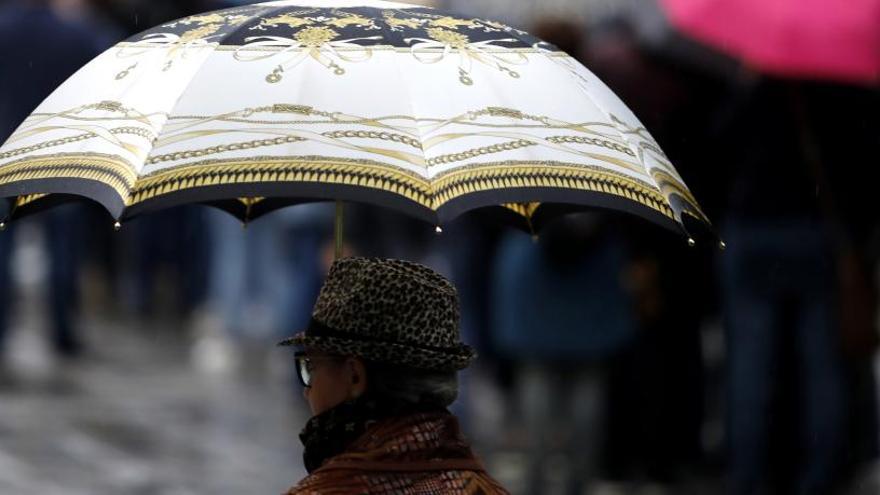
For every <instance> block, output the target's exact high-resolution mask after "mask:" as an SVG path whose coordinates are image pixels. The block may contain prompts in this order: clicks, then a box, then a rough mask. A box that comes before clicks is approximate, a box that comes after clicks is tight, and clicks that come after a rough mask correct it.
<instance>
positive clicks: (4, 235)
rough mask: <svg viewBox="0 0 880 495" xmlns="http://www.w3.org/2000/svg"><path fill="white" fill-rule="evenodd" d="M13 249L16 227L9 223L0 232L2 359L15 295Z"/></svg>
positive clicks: (0, 336)
mask: <svg viewBox="0 0 880 495" xmlns="http://www.w3.org/2000/svg"><path fill="white" fill-rule="evenodd" d="M13 249H15V227H14V225H9V226H7V227H6V230H5V231H2V232H0V359H2V357H3V353H4V352H5V350H6V334H7V330H8V329H9V322H10V318H11V314H12V303H13V298H14V295H15V290H14V288H13V287H12V277H11V276H10V272H9V265H10V261H11V260H12V251H13Z"/></svg>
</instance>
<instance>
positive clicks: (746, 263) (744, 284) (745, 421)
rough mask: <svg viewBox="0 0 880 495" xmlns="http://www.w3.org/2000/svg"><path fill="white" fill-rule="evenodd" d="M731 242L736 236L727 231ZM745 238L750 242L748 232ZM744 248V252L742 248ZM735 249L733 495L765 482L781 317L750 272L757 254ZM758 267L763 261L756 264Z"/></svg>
mask: <svg viewBox="0 0 880 495" xmlns="http://www.w3.org/2000/svg"><path fill="white" fill-rule="evenodd" d="M728 239H730V245H735V243H734V238H732V237H731V236H728ZM741 239H742V240H743V241H744V243H746V242H747V241H746V236H742V237H741ZM742 251H745V252H742ZM748 251H749V250H748V247H745V248H740V249H738V248H736V247H735V248H733V249H731V250H730V252H728V253H725V256H724V257H723V260H722V263H723V266H722V276H723V285H724V294H723V298H724V312H725V324H726V325H725V327H726V328H725V330H726V332H727V366H728V374H727V386H728V404H727V408H728V412H727V420H728V428H727V435H728V447H729V472H730V478H731V479H730V481H731V491H732V494H733V495H752V494H755V493H759V491H758V490H759V489H760V488H761V486H762V484H763V483H765V482H766V465H767V457H768V456H767V449H768V441H767V437H768V427H769V418H770V413H771V398H772V394H773V382H774V376H775V372H774V357H775V354H776V342H775V340H776V328H775V327H776V320H777V315H776V312H775V309H774V301H773V300H772V299H771V297H770V295H771V292H770V291H758V290H756V287H755V284H753V283H751V282H753V280H751V279H750V277H754V278H759V277H760V274H756V273H751V272H750V267H751V269H752V270H754V269H755V268H754V267H755V266H756V265H754V264H752V263H751V262H750V261H751V260H753V259H754V257H753V255H754V254H755V253H749V252H748ZM757 266H760V264H759V265H757Z"/></svg>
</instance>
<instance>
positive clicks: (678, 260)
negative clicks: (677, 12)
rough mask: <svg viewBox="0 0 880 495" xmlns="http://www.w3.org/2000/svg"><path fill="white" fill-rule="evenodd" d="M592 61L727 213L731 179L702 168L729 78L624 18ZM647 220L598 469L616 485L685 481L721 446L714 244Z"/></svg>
mask: <svg viewBox="0 0 880 495" xmlns="http://www.w3.org/2000/svg"><path fill="white" fill-rule="evenodd" d="M585 58H586V60H587V66H588V67H589V68H590V69H591V70H592V71H593V72H594V73H595V74H596V75H597V76H598V77H599V78H601V79H602V80H603V81H604V82H605V83H606V84H607V85H608V86H609V87H610V88H611V89H612V90H613V91H614V92H615V94H617V95H618V96H620V98H621V99H622V100H623V101H624V102H626V104H627V106H629V107H630V108H631V109H632V110H633V112H634V113H635V114H636V115H638V116H639V119H640V120H641V121H642V123H643V124H644V125H645V127H646V128H647V129H648V130H649V131H650V133H651V135H652V136H653V137H654V138H655V139H656V140H657V142H658V143H659V144H660V145H661V146H662V148H663V150H664V151H665V152H666V154H667V155H668V156H669V159H670V161H671V162H672V163H674V164H675V166H676V168H677V169H678V170H679V171H680V173H681V174H682V176H684V177H686V178H687V180H688V183H689V184H691V188H692V190H693V191H694V193H695V194H697V195H698V196H699V198H700V202H701V206H702V207H703V209H704V211H705V212H706V213H707V215H709V217H710V218H716V217H718V216H720V213H719V204H720V203H722V200H721V199H720V198H721V197H722V196H723V189H722V188H723V184H718V183H717V182H716V181H717V177H716V174H717V170H716V168H714V167H709V166H707V165H706V164H707V160H714V158H713V157H714V156H715V154H717V153H718V151H717V149H718V148H717V146H716V145H715V140H716V136H715V129H713V127H712V126H710V125H707V122H712V121H714V119H715V112H716V109H717V108H718V105H719V103H718V101H719V100H720V98H721V95H722V89H723V81H722V80H721V78H720V77H718V76H716V75H714V74H711V73H705V72H700V71H698V70H694V66H693V65H692V64H687V63H682V61H681V60H678V59H674V58H671V57H669V56H666V55H665V54H663V53H658V52H651V51H648V50H646V49H645V48H644V47H643V46H642V45H641V44H640V42H639V39H638V37H637V33H636V31H635V30H634V29H633V27H632V26H631V25H630V23H629V21H628V20H627V19H626V18H619V17H611V18H607V19H605V20H603V21H602V22H600V23H598V24H596V25H594V26H593V27H592V28H591V31H590V43H589V46H588V50H587V53H586V56H585ZM645 81H650V84H649V85H646V84H645ZM639 227H640V228H633V229H628V230H627V239H628V241H629V245H630V246H631V247H632V251H633V252H632V255H631V256H632V260H631V263H630V264H629V266H628V267H627V270H626V280H627V287H628V288H629V289H630V291H631V293H632V295H633V299H634V307H635V316H636V318H637V322H638V323H637V324H638V327H639V332H638V338H637V340H636V342H635V343H634V345H632V346H630V347H628V348H627V349H626V350H625V351H624V352H622V353H621V354H620V355H618V356H617V357H616V358H615V359H614V360H613V361H612V362H611V363H610V365H609V369H608V384H607V386H608V398H607V400H608V417H609V421H608V423H607V425H606V426H607V430H606V432H607V435H606V442H605V445H604V447H603V455H602V464H603V469H602V471H603V475H604V476H606V477H607V478H608V479H610V480H614V481H632V480H643V481H647V482H653V483H661V484H664V485H669V484H680V483H687V482H689V481H691V480H692V479H693V478H694V477H695V476H699V475H701V474H702V473H701V471H702V470H703V469H705V468H706V467H708V466H707V464H708V462H707V461H708V460H709V459H708V458H707V454H709V455H711V454H718V453H719V451H720V450H721V446H720V439H717V438H716V437H718V436H720V435H707V436H706V437H705V438H703V436H702V434H703V431H704V427H705V431H707V432H713V431H717V430H720V429H721V424H720V421H718V420H715V419H714V418H713V417H711V416H710V415H711V414H712V413H715V414H716V415H717V414H718V412H717V411H716V409H717V408H718V407H717V406H714V404H715V403H717V402H718V398H717V396H720V395H721V394H719V393H713V394H710V395H709V400H708V401H707V400H705V399H704V386H705V384H707V383H708V384H709V385H710V386H709V387H708V389H707V390H708V391H710V392H711V391H714V390H716V389H717V388H718V387H716V386H715V385H716V384H718V383H719V382H720V375H721V369H722V358H723V356H721V355H720V354H721V353H720V352H719V351H717V350H716V349H714V348H713V347H712V346H711V345H710V346H706V349H707V350H708V352H706V353H705V355H704V352H703V342H704V341H705V342H709V343H712V342H716V341H720V340H721V339H720V338H715V336H714V333H713V332H711V329H709V330H707V331H706V332H705V334H706V335H704V332H703V327H704V322H705V321H706V320H709V319H710V318H714V317H715V315H716V314H717V310H718V303H717V290H716V289H715V279H714V273H713V271H712V270H711V268H712V266H713V265H712V255H713V250H712V249H700V248H698V249H689V248H687V247H686V246H684V244H683V243H682V242H681V241H680V239H678V238H677V237H675V236H672V235H669V233H668V232H665V231H661V230H659V229H651V228H648V227H647V226H645V227H643V226H639ZM710 321H711V320H710ZM715 333H720V332H715ZM719 337H720V336H719ZM704 403H708V404H709V405H710V407H711V409H712V410H710V411H706V410H705V409H706V406H704ZM704 420H707V421H708V422H706V423H704ZM716 425H717V426H716Z"/></svg>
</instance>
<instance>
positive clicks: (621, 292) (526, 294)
mask: <svg viewBox="0 0 880 495" xmlns="http://www.w3.org/2000/svg"><path fill="white" fill-rule="evenodd" d="M628 253H629V249H628V248H627V246H626V244H625V242H624V241H623V239H622V238H621V236H620V235H619V234H618V233H616V232H615V230H614V229H613V228H612V227H611V222H610V221H608V219H607V218H603V219H599V218H597V214H581V215H578V216H571V217H567V218H565V219H562V220H561V221H559V222H557V223H554V224H553V225H550V226H548V227H547V228H546V229H544V231H543V232H542V233H541V236H540V239H539V240H538V241H537V242H535V241H533V240H532V239H530V238H529V236H527V235H525V234H521V233H509V234H507V235H505V236H503V237H502V240H501V243H500V245H499V247H498V251H497V253H496V259H495V262H494V264H493V275H492V279H491V280H492V289H491V294H492V304H491V315H492V319H491V322H492V335H493V339H494V346H495V347H496V348H497V350H498V352H499V353H500V354H501V355H503V356H505V357H507V358H508V359H510V360H511V364H512V366H513V367H514V369H513V380H514V385H513V397H511V398H510V406H508V407H507V410H508V411H510V412H511V413H512V414H510V415H509V416H508V417H507V418H506V419H507V421H508V423H507V427H506V429H505V431H506V432H507V433H508V434H509V435H513V434H514V433H516V432H525V438H523V439H518V438H509V439H507V441H506V442H505V443H507V445H502V446H503V447H506V448H511V447H512V448H513V449H514V450H518V449H521V450H522V451H523V452H524V453H525V455H526V457H527V458H528V465H529V467H528V472H527V473H526V477H527V478H526V480H524V481H525V483H524V484H525V490H524V491H523V493H533V494H539V493H584V492H585V491H586V490H589V489H590V487H591V483H592V482H593V481H595V478H596V477H597V467H598V460H599V458H598V456H599V453H600V451H601V447H602V443H603V440H604V438H603V435H602V432H604V431H605V421H606V416H607V408H606V403H605V400H604V397H605V394H606V376H605V374H606V373H605V369H606V365H607V364H608V361H609V360H611V359H612V358H613V357H614V356H615V355H616V354H617V353H619V352H621V351H622V350H623V349H625V348H626V347H628V346H629V345H631V344H632V343H633V340H634V339H635V336H636V321H635V317H634V306H633V300H632V298H631V297H630V294H629V293H628V292H627V290H626V288H625V287H624V286H623V284H622V282H623V279H624V276H625V270H626V266H627V263H628V261H629V254H628ZM517 443H519V445H517Z"/></svg>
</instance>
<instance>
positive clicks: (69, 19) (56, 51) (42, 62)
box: [0, 0, 111, 357]
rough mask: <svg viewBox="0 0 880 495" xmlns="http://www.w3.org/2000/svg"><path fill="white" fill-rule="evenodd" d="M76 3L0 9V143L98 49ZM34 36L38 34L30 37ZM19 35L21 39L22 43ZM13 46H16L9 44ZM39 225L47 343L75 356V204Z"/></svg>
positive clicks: (8, 237) (3, 239)
mask: <svg viewBox="0 0 880 495" xmlns="http://www.w3.org/2000/svg"><path fill="white" fill-rule="evenodd" d="M88 13H89V9H88V6H87V5H86V4H85V3H82V2H51V1H38V0H30V1H17V2H13V3H11V4H8V5H6V6H4V7H3V8H2V9H0V47H3V48H4V49H3V57H2V58H0V142H3V141H5V140H6V138H8V137H9V136H10V135H11V134H12V132H13V131H14V130H15V128H16V127H18V125H19V124H21V122H22V121H23V120H24V119H25V118H26V117H27V116H28V114H29V113H30V112H31V111H32V110H33V109H34V107H36V106H37V105H38V104H39V103H40V102H41V101H42V100H43V99H44V98H46V97H47V96H48V95H49V93H50V92H51V91H52V90H54V89H55V88H56V87H57V86H58V85H59V84H61V83H62V82H63V81H64V79H65V78H67V77H68V76H70V75H71V74H73V72H74V71H76V70H77V69H79V68H80V67H81V66H82V65H84V64H85V63H87V62H88V61H89V60H91V59H92V58H93V57H95V56H96V55H98V54H99V53H100V51H101V50H102V49H104V48H105V47H106V46H107V44H108V40H109V39H110V36H111V35H110V34H108V32H107V31H106V30H102V29H93V28H94V26H93V25H92V24H90V23H89V19H90V17H89V16H88ZM34 33H39V36H34ZM24 40H27V42H26V43H24ZM13 47H15V48H13ZM35 221H36V222H38V223H39V224H40V225H41V227H42V228H43V229H44V230H45V232H46V235H45V239H46V242H47V250H48V257H49V283H48V286H49V287H48V290H49V303H50V315H51V318H52V347H53V350H54V351H55V352H56V353H57V354H58V355H60V356H67V357H71V356H75V355H77V354H78V353H79V352H80V349H81V342H80V339H79V338H78V336H77V333H76V331H75V323H74V314H75V313H74V310H75V308H76V303H77V296H78V283H77V281H78V269H79V265H80V257H79V253H80V251H81V248H82V245H81V241H82V238H81V237H79V236H78V235H79V234H80V233H81V231H82V228H81V227H82V223H81V222H82V209H81V207H80V206H79V205H67V206H64V207H60V208H56V209H53V210H51V211H49V212H47V213H45V214H43V215H41V216H40V217H39V218H37V219H36V220H35ZM15 231H16V227H15V224H10V226H9V228H7V229H6V231H5V232H2V233H0V300H2V301H3V302H4V303H3V304H2V305H0V349H2V347H3V344H4V341H5V340H6V339H5V334H6V329H7V327H8V325H9V317H10V314H9V313H10V309H11V305H10V304H8V303H9V301H11V300H12V295H13V294H12V292H13V291H12V281H11V277H10V270H9V263H10V262H11V258H12V252H13V249H14V244H15V243H14V239H15Z"/></svg>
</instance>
